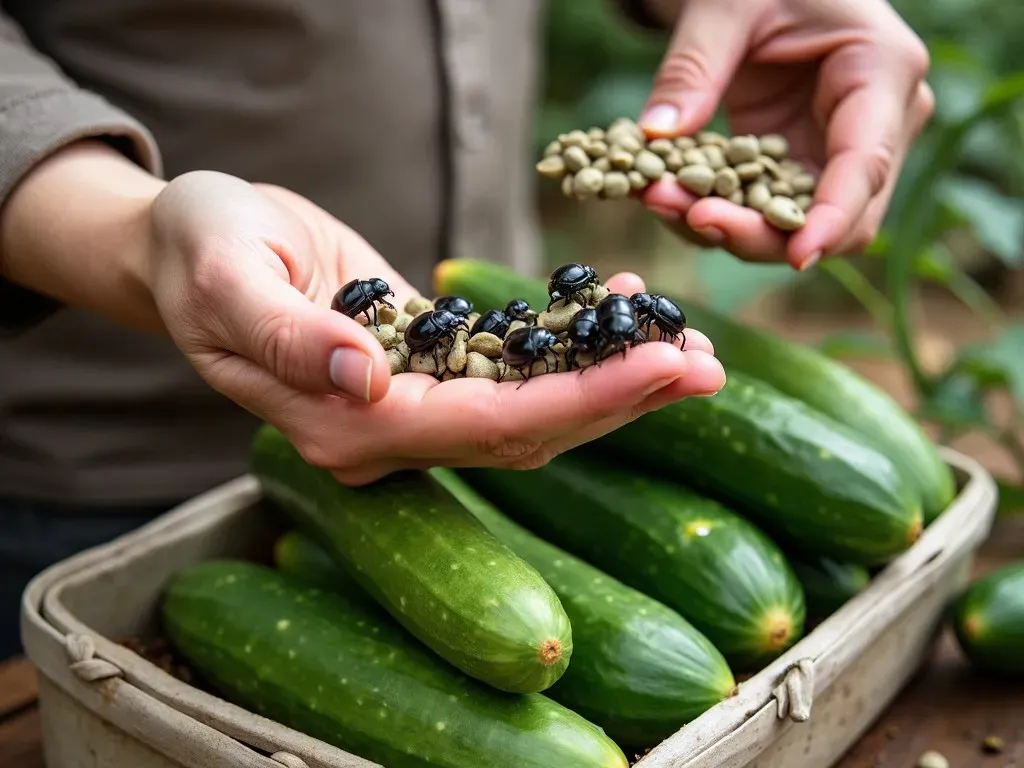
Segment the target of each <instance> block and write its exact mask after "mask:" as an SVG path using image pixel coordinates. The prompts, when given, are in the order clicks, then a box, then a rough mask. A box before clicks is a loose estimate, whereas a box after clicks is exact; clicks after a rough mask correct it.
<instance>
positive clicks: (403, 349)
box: [397, 340, 410, 360]
mask: <svg viewBox="0 0 1024 768" xmlns="http://www.w3.org/2000/svg"><path fill="white" fill-rule="evenodd" d="M397 349H398V351H399V352H400V353H401V355H402V357H404V358H405V359H406V360H408V359H409V355H410V350H409V345H408V344H406V343H405V341H404V340H403V341H402V343H401V344H399V345H398V347H397Z"/></svg>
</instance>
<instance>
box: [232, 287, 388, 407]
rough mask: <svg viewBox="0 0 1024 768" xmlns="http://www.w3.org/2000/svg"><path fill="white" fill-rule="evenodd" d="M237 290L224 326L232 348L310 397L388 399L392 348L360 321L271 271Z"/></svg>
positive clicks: (359, 400) (373, 400)
mask: <svg viewBox="0 0 1024 768" xmlns="http://www.w3.org/2000/svg"><path fill="white" fill-rule="evenodd" d="M237 288H240V290H238V289H237ZM237 288H236V291H235V294H234V296H233V297H232V298H231V300H230V303H225V305H222V307H223V309H222V311H221V322H220V323H219V325H221V327H222V328H223V332H222V334H223V335H224V336H225V338H224V339H223V343H224V345H225V346H226V347H227V348H228V349H230V350H231V351H233V352H235V353H237V354H239V355H242V356H244V357H247V358H248V359H249V360H251V361H252V362H253V363H255V364H256V365H258V366H259V367H260V368H262V369H263V370H265V371H266V372H267V373H269V374H270V375H271V376H273V377H274V378H276V379H277V380H278V381H280V382H282V383H283V384H286V385H288V386H290V387H292V388H294V389H297V390H300V391H303V392H309V393H323V394H335V395H343V396H345V397H347V398H348V399H350V400H354V401H356V402H363V403H369V402H376V401H378V400H380V399H381V398H383V397H384V396H385V395H386V394H387V391H388V387H389V386H390V381H391V366H390V365H389V363H388V359H387V355H386V354H385V352H384V348H383V347H382V346H381V344H380V343H379V342H378V341H377V340H376V339H374V338H373V336H372V335H371V334H370V333H369V331H367V329H366V328H364V327H363V326H361V325H360V324H359V323H357V322H356V321H355V320H353V319H352V318H350V317H346V316H345V315H342V314H341V313H340V312H335V311H334V310H332V309H330V308H329V307H325V306H320V305H318V304H315V303H313V302H312V301H310V300H309V299H308V298H307V297H306V296H305V295H304V294H303V293H302V292H300V291H299V290H298V289H296V288H295V287H294V286H292V285H291V284H290V283H288V282H286V281H284V280H282V279H281V278H280V277H279V276H277V275H275V274H273V272H272V271H270V270H267V272H265V273H261V274H260V275H258V276H255V275H252V274H249V275H247V276H246V279H245V281H243V283H242V285H241V286H237Z"/></svg>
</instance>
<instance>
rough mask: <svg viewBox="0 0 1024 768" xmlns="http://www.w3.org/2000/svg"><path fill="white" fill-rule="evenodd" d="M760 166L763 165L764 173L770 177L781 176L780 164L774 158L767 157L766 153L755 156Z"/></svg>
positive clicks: (776, 177)
mask: <svg viewBox="0 0 1024 768" xmlns="http://www.w3.org/2000/svg"><path fill="white" fill-rule="evenodd" d="M757 162H759V163H760V164H761V165H762V166H764V170H765V173H767V174H768V175H769V176H771V177H772V179H781V178H782V177H783V173H782V166H780V165H779V164H778V163H777V162H775V159H774V158H771V157H768V155H761V156H760V157H759V158H757Z"/></svg>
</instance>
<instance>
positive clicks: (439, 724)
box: [434, 723, 446, 731]
mask: <svg viewBox="0 0 1024 768" xmlns="http://www.w3.org/2000/svg"><path fill="white" fill-rule="evenodd" d="M434 728H435V729H436V730H438V731H443V730H444V729H445V728H446V726H445V724H444V723H437V724H435V725H434Z"/></svg>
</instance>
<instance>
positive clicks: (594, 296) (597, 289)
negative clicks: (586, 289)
mask: <svg viewBox="0 0 1024 768" xmlns="http://www.w3.org/2000/svg"><path fill="white" fill-rule="evenodd" d="M610 293H611V291H609V290H608V289H607V288H605V287H604V286H603V285H595V286H594V287H593V288H592V289H591V291H590V299H589V300H588V301H587V303H588V304H589V305H590V306H594V307H596V306H597V305H598V304H599V303H600V302H602V301H604V300H605V299H606V298H608V294H610Z"/></svg>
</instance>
